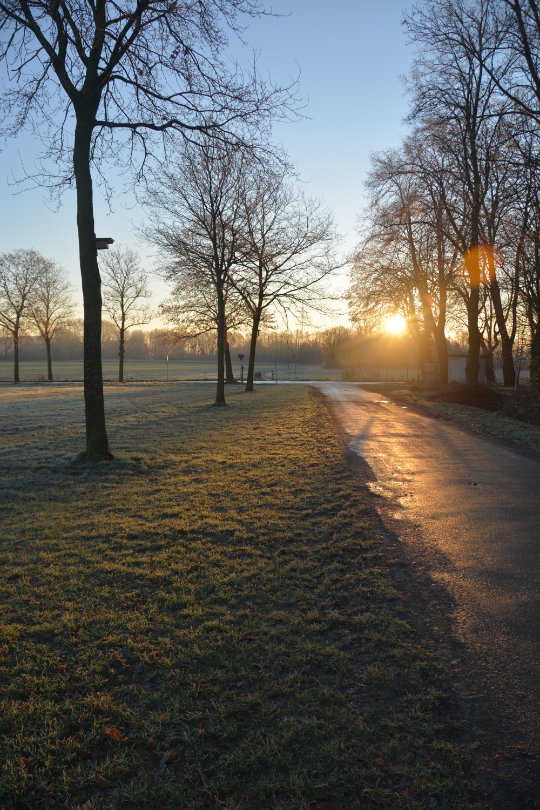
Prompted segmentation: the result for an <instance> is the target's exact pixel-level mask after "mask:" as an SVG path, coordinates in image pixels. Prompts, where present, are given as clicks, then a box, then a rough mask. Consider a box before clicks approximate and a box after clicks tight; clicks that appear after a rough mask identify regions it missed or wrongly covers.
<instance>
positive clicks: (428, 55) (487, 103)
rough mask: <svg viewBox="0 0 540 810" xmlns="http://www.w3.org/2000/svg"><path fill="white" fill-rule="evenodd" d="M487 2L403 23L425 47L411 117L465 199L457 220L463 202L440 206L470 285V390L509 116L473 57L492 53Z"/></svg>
mask: <svg viewBox="0 0 540 810" xmlns="http://www.w3.org/2000/svg"><path fill="white" fill-rule="evenodd" d="M487 3H488V0H478V2H475V3H474V4H471V3H469V2H468V0H432V2H430V3H429V5H428V4H425V5H423V6H419V7H416V8H415V9H414V10H413V12H412V13H411V15H409V17H408V18H407V19H406V25H407V29H408V31H409V33H410V36H411V38H412V39H413V41H414V42H415V43H416V44H418V45H419V46H420V47H421V48H422V52H421V53H420V54H419V55H418V57H417V59H416V63H415V68H414V71H413V75H412V81H411V83H410V89H411V93H412V97H413V111H412V115H411V118H412V119H413V120H415V121H416V122H418V123H419V125H420V129H421V130H422V129H424V130H426V129H427V130H428V132H429V137H430V138H431V139H432V141H434V142H437V148H438V151H439V152H440V153H441V154H444V155H445V160H446V176H447V179H448V180H449V181H450V182H449V185H450V187H451V188H452V189H456V187H459V189H460V194H461V202H460V205H459V208H458V211H457V213H456V209H455V207H454V205H453V202H454V201H456V200H458V199H459V195H457V196H454V198H453V200H452V199H451V198H450V197H449V196H447V195H445V196H444V197H443V202H444V204H445V208H446V214H447V216H448V218H449V221H450V224H451V227H452V229H453V235H454V239H455V243H456V245H457V246H458V247H459V250H460V252H461V254H462V255H463V258H464V262H465V267H466V270H467V276H468V280H469V292H468V295H467V323H468V331H469V353H468V359H467V372H466V373H467V381H468V382H469V383H476V382H477V380H478V370H479V354H480V332H479V328H478V318H479V309H480V283H481V272H482V268H481V261H480V257H481V248H482V243H483V234H482V214H483V206H484V204H485V201H486V195H487V193H488V182H487V177H488V176H489V171H490V167H491V164H492V161H493V159H494V156H495V153H496V149H497V148H498V147H499V145H500V138H499V131H500V128H501V126H502V121H503V119H504V112H505V110H504V109H503V105H502V101H501V99H500V97H499V93H498V90H497V83H496V81H495V79H494V78H492V77H491V76H490V74H489V72H488V71H486V70H485V69H484V68H483V67H482V62H481V60H480V61H479V60H478V58H477V53H476V52H477V51H482V52H483V50H484V49H485V48H486V47H488V41H489V23H490V20H489V13H488V5H487ZM471 43H475V45H474V46H473V45H472V44H471ZM475 48H476V51H475ZM464 213H466V217H464V216H463V215H464Z"/></svg>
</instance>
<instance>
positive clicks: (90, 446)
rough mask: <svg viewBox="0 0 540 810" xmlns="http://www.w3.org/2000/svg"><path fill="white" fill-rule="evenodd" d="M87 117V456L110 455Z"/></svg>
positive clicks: (81, 155) (80, 203) (83, 199)
mask: <svg viewBox="0 0 540 810" xmlns="http://www.w3.org/2000/svg"><path fill="white" fill-rule="evenodd" d="M91 134H92V127H91V124H90V114H89V120H88V121H86V122H81V120H78V121H77V126H76V128H75V145H74V149H73V167H74V172H75V181H76V186H77V229H78V234H79V260H80V265H81V278H82V291H83V303H84V405H85V414H86V455H87V456H89V457H94V458H111V457H112V453H111V450H110V448H109V442H108V440H107V430H106V426H105V402H104V397H103V373H102V367H101V279H100V276H99V268H98V263H97V255H96V235H95V231H94V203H93V195H92V176H91V173H90V142H91Z"/></svg>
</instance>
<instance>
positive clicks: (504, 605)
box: [318, 383, 540, 810]
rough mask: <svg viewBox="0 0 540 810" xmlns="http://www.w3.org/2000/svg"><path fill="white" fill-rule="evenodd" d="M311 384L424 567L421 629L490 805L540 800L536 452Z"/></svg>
mask: <svg viewBox="0 0 540 810" xmlns="http://www.w3.org/2000/svg"><path fill="white" fill-rule="evenodd" d="M318 387H319V388H320V389H321V391H322V392H323V394H324V395H325V396H326V397H327V398H328V400H329V402H330V405H331V408H332V411H333V413H334V415H335V417H336V418H337V419H338V420H339V423H340V424H341V427H342V429H343V431H344V433H345V437H346V441H347V444H348V446H349V448H350V450H352V451H353V453H354V454H356V455H357V456H358V457H359V458H360V459H361V460H362V463H363V465H364V469H363V473H364V475H363V477H364V478H365V479H366V480H367V486H368V487H369V489H370V490H371V492H372V493H373V495H374V496H375V498H374V500H375V504H376V510H377V512H378V514H379V516H380V518H381V520H382V521H383V524H384V526H385V527H386V528H387V529H388V532H389V534H390V536H392V537H393V538H394V541H395V542H396V543H397V544H399V545H400V546H401V548H402V549H403V550H404V553H405V558H406V560H407V561H408V562H407V565H408V566H409V570H411V568H412V566H414V565H416V564H417V563H418V564H421V565H422V566H423V568H424V570H425V569H426V567H427V569H428V575H429V580H430V583H431V585H432V586H434V587H433V597H432V599H431V604H429V600H428V603H426V602H425V601H424V603H423V605H424V609H425V610H426V612H427V613H430V612H431V613H432V615H431V617H430V616H429V615H427V616H426V625H430V626H431V631H432V632H434V633H435V635H437V634H439V638H438V652H439V654H440V658H441V661H442V663H443V665H444V666H445V668H446V669H447V670H448V672H449V673H450V674H451V677H452V680H453V683H454V686H455V689H456V692H457V695H458V698H459V700H460V706H461V708H462V711H463V716H464V717H465V722H464V725H465V726H466V730H465V733H464V739H465V743H464V747H465V748H468V753H469V754H470V756H471V758H472V759H471V761H473V769H476V771H477V774H476V775H478V774H480V775H481V776H482V775H483V777H484V781H486V782H487V783H489V784H490V785H491V795H490V797H489V801H490V807H500V808H505V810H510V808H514V807H515V808H518V809H519V810H522V808H526V807H527V808H528V807H540V774H539V772H538V768H539V762H540V759H539V758H538V755H539V747H538V743H539V737H540V720H539V684H540V665H539V659H540V656H539V651H540V622H539V618H540V601H539V588H538V585H539V576H538V551H539V546H540V460H538V458H535V457H532V456H528V455H526V454H524V453H523V452H521V451H519V450H517V449H516V450H513V449H512V448H509V447H506V446H503V445H501V444H500V443H497V442H496V441H495V440H490V439H488V438H484V437H479V436H476V435H475V434H473V433H472V432H469V431H465V430H463V429H461V428H460V427H457V426H455V425H453V424H451V423H449V422H446V421H444V420H442V419H435V418H431V417H429V416H425V415H423V414H420V413H417V412H415V411H413V410H411V409H409V408H406V407H404V406H403V405H400V404H399V403H396V402H393V401H389V400H387V399H385V397H384V395H382V394H380V393H376V392H374V391H368V390H365V389H362V388H360V387H359V386H357V385H354V384H350V383H320V384H318ZM405 573H406V572H405ZM443 613H444V614H445V615H444V617H443V616H442V614H443ZM437 614H438V615H439V619H437ZM430 619H431V621H430ZM445 619H446V621H445Z"/></svg>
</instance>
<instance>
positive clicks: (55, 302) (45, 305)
mask: <svg viewBox="0 0 540 810" xmlns="http://www.w3.org/2000/svg"><path fill="white" fill-rule="evenodd" d="M29 312H30V317H31V319H32V320H33V322H34V323H35V325H36V326H37V328H38V330H39V334H40V335H41V337H42V338H43V340H44V341H45V347H46V351H47V379H48V380H49V381H52V379H53V372H52V356H51V342H52V339H53V337H54V336H55V334H56V332H57V330H58V329H63V328H65V327H67V326H69V325H70V323H71V321H72V319H73V300H72V294H71V284H70V283H69V281H67V279H66V277H65V274H64V271H63V270H62V268H61V267H59V265H57V264H55V262H51V261H48V260H46V259H44V260H43V261H42V264H41V268H40V272H39V275H38V277H37V280H36V283H35V284H34V286H33V288H32V294H31V298H30V307H29Z"/></svg>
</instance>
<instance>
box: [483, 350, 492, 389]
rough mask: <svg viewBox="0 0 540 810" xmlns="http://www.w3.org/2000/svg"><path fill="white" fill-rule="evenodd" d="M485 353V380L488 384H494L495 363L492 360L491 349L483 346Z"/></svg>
mask: <svg viewBox="0 0 540 810" xmlns="http://www.w3.org/2000/svg"><path fill="white" fill-rule="evenodd" d="M484 351H485V353H486V382H487V384H488V385H494V384H495V363H494V360H493V349H489V348H487V347H485V346H484Z"/></svg>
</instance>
